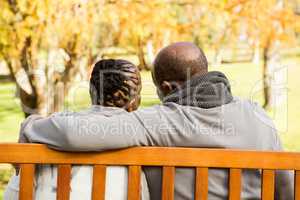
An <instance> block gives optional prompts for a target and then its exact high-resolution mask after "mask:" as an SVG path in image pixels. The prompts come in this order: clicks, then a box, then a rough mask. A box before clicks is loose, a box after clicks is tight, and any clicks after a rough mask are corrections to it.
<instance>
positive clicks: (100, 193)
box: [92, 165, 106, 200]
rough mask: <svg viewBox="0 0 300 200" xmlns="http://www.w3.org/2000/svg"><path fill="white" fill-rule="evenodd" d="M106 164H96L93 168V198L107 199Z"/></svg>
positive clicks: (95, 199)
mask: <svg viewBox="0 0 300 200" xmlns="http://www.w3.org/2000/svg"><path fill="white" fill-rule="evenodd" d="M105 179H106V166H105V165H95V166H94V170H93V190H92V200H104V199H105Z"/></svg>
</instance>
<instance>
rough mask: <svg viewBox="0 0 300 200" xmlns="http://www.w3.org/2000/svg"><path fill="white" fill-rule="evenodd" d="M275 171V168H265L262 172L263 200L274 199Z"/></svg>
mask: <svg viewBox="0 0 300 200" xmlns="http://www.w3.org/2000/svg"><path fill="white" fill-rule="evenodd" d="M274 188H275V172H274V170H269V169H264V170H263V172H262V188H261V191H262V194H261V199H262V200H274V194H275V189H274Z"/></svg>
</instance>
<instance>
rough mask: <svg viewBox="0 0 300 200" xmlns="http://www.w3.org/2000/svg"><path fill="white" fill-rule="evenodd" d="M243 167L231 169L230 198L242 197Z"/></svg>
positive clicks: (231, 199) (234, 199) (232, 199)
mask: <svg viewBox="0 0 300 200" xmlns="http://www.w3.org/2000/svg"><path fill="white" fill-rule="evenodd" d="M241 171H242V170H241V169H229V200H240V199H241V183H242V179H241V178H242V177H241Z"/></svg>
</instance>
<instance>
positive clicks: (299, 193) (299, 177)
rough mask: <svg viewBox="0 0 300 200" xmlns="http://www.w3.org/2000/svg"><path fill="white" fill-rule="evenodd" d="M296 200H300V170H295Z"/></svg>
mask: <svg viewBox="0 0 300 200" xmlns="http://www.w3.org/2000/svg"><path fill="white" fill-rule="evenodd" d="M295 200H300V171H295Z"/></svg>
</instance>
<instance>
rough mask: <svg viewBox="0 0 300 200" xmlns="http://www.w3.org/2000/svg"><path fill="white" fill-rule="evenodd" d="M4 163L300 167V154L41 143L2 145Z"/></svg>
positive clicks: (252, 167)
mask: <svg viewBox="0 0 300 200" xmlns="http://www.w3.org/2000/svg"><path fill="white" fill-rule="evenodd" d="M158 155H161V156H158ZM224 158H226V159H224ZM0 163H41V164H42V163H47V164H50V163H51V164H91V165H93V164H100V165H144V166H178V167H216V168H244V169H258V168H259V169H290V170H300V153H289V152H258V151H242V150H225V149H200V148H171V147H135V148H130V149H124V150H118V151H107V152H102V153H67V152H58V151H53V150H50V149H48V148H47V147H46V146H44V145H40V144H0Z"/></svg>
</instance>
